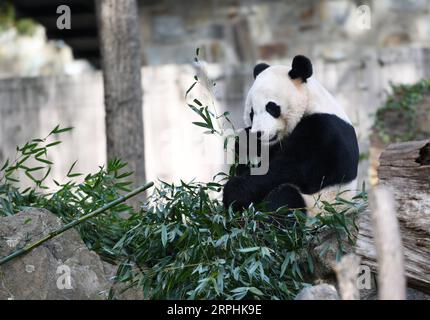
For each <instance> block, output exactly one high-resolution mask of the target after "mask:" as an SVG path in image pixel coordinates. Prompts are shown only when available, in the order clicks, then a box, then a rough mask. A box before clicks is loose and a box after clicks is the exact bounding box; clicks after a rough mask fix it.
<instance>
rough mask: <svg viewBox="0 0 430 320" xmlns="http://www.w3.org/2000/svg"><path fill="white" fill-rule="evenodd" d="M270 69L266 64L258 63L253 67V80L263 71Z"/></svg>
mask: <svg viewBox="0 0 430 320" xmlns="http://www.w3.org/2000/svg"><path fill="white" fill-rule="evenodd" d="M268 67H270V66H269V65H268V64H267V63H259V64H257V65H256V66H255V67H254V79H255V78H257V76H258V75H259V74H260V73H261V72H262V71H263V70H265V69H267V68H268Z"/></svg>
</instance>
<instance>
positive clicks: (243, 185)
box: [223, 113, 359, 210]
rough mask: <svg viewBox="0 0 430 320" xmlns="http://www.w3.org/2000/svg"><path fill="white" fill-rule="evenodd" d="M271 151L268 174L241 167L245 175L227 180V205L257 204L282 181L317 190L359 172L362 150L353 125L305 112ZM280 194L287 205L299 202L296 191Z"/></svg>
mask: <svg viewBox="0 0 430 320" xmlns="http://www.w3.org/2000/svg"><path fill="white" fill-rule="evenodd" d="M269 154H270V155H269V171H268V173H267V174H265V175H250V171H249V170H244V168H241V170H240V174H241V175H238V176H235V177H232V178H231V179H230V180H229V181H228V182H227V183H226V185H225V186H224V195H223V202H224V205H225V206H226V207H228V206H229V205H230V204H232V203H233V202H234V204H233V208H234V209H235V210H238V209H241V208H244V207H248V206H249V205H250V204H251V203H254V204H258V203H260V202H262V201H263V200H264V199H265V198H266V197H268V195H269V193H270V192H271V191H273V190H275V189H277V188H278V187H279V186H281V185H283V184H290V185H293V186H295V187H296V188H297V189H299V190H300V192H301V193H304V194H313V193H316V192H318V191H320V190H321V189H323V188H325V187H328V186H332V185H337V184H342V183H347V182H350V181H352V180H354V179H355V178H356V177H357V167H358V157H359V151H358V143H357V137H356V134H355V130H354V128H353V127H352V126H351V125H350V124H349V123H347V122H345V121H343V120H342V119H340V118H339V117H337V116H335V115H331V114H324V113H315V114H311V115H307V116H304V117H303V118H302V119H301V121H300V122H299V123H298V124H297V126H296V127H295V128H294V130H293V132H292V133H291V134H290V135H289V136H287V137H285V138H284V139H283V140H281V141H280V142H279V143H277V144H275V145H273V146H271V147H270V153H269ZM242 169H243V170H242ZM294 190H296V189H294ZM284 196H285V198H284ZM282 197H283V199H276V200H277V201H278V200H279V202H280V203H284V204H286V205H288V206H294V205H296V203H297V201H299V200H298V199H297V197H296V196H295V195H292V196H291V198H292V199H289V197H290V196H289V195H282ZM270 199H274V198H273V197H271V198H270ZM302 200H303V199H302ZM273 203H274V202H273ZM273 207H275V206H272V209H273Z"/></svg>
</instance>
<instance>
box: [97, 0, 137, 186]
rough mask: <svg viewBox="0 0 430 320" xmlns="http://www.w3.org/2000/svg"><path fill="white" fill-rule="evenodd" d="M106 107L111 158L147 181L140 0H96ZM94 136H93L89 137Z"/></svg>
mask: <svg viewBox="0 0 430 320" xmlns="http://www.w3.org/2000/svg"><path fill="white" fill-rule="evenodd" d="M96 11H97V20H98V29H99V38H100V51H101V61H102V63H101V65H102V70H103V81H104V96H105V110H106V140H107V157H108V159H113V158H115V157H119V158H121V159H122V160H123V161H126V162H128V164H129V168H130V169H131V170H133V171H134V173H135V175H134V179H135V180H134V183H135V184H136V185H140V184H142V183H143V182H144V181H145V157H144V140H143V115H142V82H141V50H140V37H139V19H138V18H139V17H138V7H137V2H136V0H96ZM89 138H90V137H89Z"/></svg>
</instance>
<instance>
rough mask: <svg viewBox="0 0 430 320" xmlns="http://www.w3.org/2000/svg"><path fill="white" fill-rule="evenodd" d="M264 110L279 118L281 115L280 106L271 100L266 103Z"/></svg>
mask: <svg viewBox="0 0 430 320" xmlns="http://www.w3.org/2000/svg"><path fill="white" fill-rule="evenodd" d="M266 111H267V112H268V113H269V114H270V115H271V116H272V117H274V118H279V117H280V115H281V107H280V106H279V105H277V104H276V103H274V102H273V101H270V102H269V103H268V104H266Z"/></svg>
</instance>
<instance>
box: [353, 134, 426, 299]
mask: <svg viewBox="0 0 430 320" xmlns="http://www.w3.org/2000/svg"><path fill="white" fill-rule="evenodd" d="M379 162H380V166H379V168H378V178H379V185H381V186H386V187H389V188H390V189H391V190H392V191H393V195H394V199H395V202H396V208H395V210H396V212H397V219H398V221H399V227H400V233H401V236H402V243H403V253H404V259H405V274H406V277H407V281H408V284H409V285H410V286H411V287H414V288H416V289H418V290H421V291H423V292H426V293H430V140H423V141H411V142H403V143H396V144H392V145H390V146H388V147H387V149H386V150H385V151H384V152H383V153H382V154H381V157H380V160H379ZM372 225H373V224H372V215H371V212H370V210H366V211H365V212H363V213H362V214H361V215H360V217H359V220H358V227H359V234H358V238H357V244H356V252H357V254H359V255H360V256H361V257H362V263H363V264H366V265H368V266H370V267H371V269H372V270H373V271H375V272H376V271H377V254H376V250H375V247H374V237H373V229H372Z"/></svg>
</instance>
